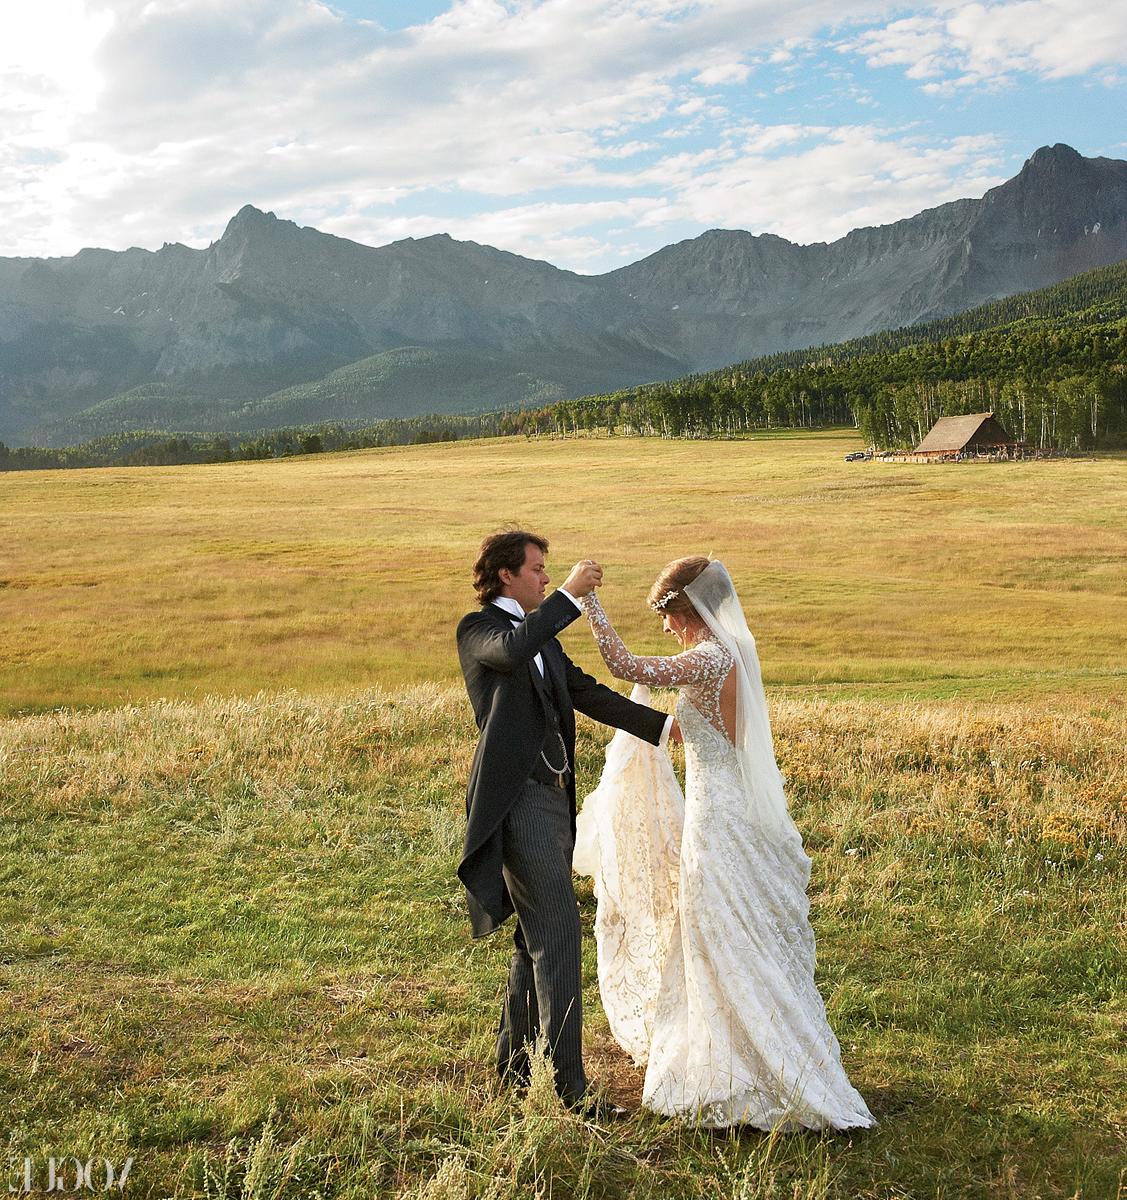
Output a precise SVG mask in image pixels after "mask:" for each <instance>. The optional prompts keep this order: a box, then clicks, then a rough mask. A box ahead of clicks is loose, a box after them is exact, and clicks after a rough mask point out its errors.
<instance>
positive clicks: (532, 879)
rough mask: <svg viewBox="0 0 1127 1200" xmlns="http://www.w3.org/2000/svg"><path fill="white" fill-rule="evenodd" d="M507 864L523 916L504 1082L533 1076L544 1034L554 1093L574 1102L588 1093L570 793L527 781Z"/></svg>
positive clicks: (509, 819) (507, 825) (503, 1051)
mask: <svg viewBox="0 0 1127 1200" xmlns="http://www.w3.org/2000/svg"><path fill="white" fill-rule="evenodd" d="M502 829H503V847H504V848H503V851H502V861H503V864H504V868H503V869H504V876H505V883H506V884H507V885H508V889H509V895H510V896H511V897H512V900H513V905H514V907H515V908H516V912H517V926H516V929H515V931H514V933H513V942H514V946H515V948H514V950H513V958H512V963H511V965H510V968H509V984H508V991H507V993H506V995H505V1003H504V1005H503V1006H502V1009H501V1024H500V1028H499V1029H498V1032H497V1070H498V1071H499V1072H500V1074H501V1076H502V1078H507V1079H514V1080H516V1081H523V1080H525V1079H527V1077H528V1071H529V1065H528V1054H527V1051H526V1049H525V1045H526V1043H528V1042H532V1043H535V1041H536V1038H537V1035H538V1034H540V1033H543V1034H544V1037H545V1039H546V1041H547V1044H548V1050H549V1052H550V1053H551V1055H552V1065H553V1067H554V1068H555V1073H556V1090H557V1091H558V1092H559V1094H560V1095H561V1096H562V1097H563V1098H564V1099H565V1100H568V1101H574V1100H578V1099H579V1097H580V1096H582V1095H583V1093H584V1092H585V1091H586V1089H587V1077H586V1075H585V1074H584V1072H583V1012H582V979H581V974H582V968H581V963H580V941H579V937H580V935H579V909H578V907H577V905H576V901H575V887H574V885H573V884H572V881H571V854H572V851H573V850H574V848H575V847H574V843H573V840H572V835H571V812H570V806H569V803H568V797H567V793H566V792H565V791H563V789H561V788H555V787H549V786H548V785H547V784H543V783H538V782H536V780H534V779H529V780H527V781H526V782H525V785H524V788H523V789H522V791H521V793H520V795H519V796H518V797H517V799H516V802H515V803H514V804H513V807H512V808H511V809H510V810H509V813H508V815H507V816H506V817H505V822H504V825H503V827H502Z"/></svg>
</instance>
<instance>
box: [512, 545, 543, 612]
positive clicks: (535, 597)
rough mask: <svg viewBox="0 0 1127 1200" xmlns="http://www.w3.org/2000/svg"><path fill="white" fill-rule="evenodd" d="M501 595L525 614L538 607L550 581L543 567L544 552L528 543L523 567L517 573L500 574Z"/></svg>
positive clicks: (525, 548)
mask: <svg viewBox="0 0 1127 1200" xmlns="http://www.w3.org/2000/svg"><path fill="white" fill-rule="evenodd" d="M500 575H501V583H502V584H503V585H504V586H503V587H502V588H501V595H503V596H511V597H512V598H513V599H514V600H515V601H516V602H517V603H518V604H519V605H520V606H521V608H523V609H524V611H525V612H532V610H533V609H536V608H539V607H540V601H541V600H543V599H544V591H545V589H546V588H547V586H548V584H549V583H551V582H552V581H551V580H550V579H549V578H548V568H547V567H546V566H545V565H544V551H543V550H541V549H540V547H539V546H534V545H533V544H532V543H531V542H528V543H527V544H526V545H525V547H524V565H523V566H522V567H521V569H520V570H519V571H507V570H502V571H501V572H500Z"/></svg>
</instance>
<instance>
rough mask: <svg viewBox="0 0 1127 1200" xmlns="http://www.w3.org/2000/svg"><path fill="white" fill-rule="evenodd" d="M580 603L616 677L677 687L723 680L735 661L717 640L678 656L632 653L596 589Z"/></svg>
mask: <svg viewBox="0 0 1127 1200" xmlns="http://www.w3.org/2000/svg"><path fill="white" fill-rule="evenodd" d="M579 603H580V605H581V606H582V608H583V611H584V613H586V615H587V620H588V621H590V622H591V632H592V633H593V634H594V635H595V642H596V644H597V645H598V647H599V653H600V654H601V655H602V656H603V662H605V663H606V664H607V667H608V668H609V670H610V673H611V674H612V675H613V676H614V677H615V679H628V680H630V681H631V682H632V683H648V684H650V685H651V686H653V687H676V686H678V685H680V684H684V683H704V682H706V681H708V680H713V679H719V678H722V677H723V676H724V675H726V674H727V673H728V668H729V667H730V666H731V661H730V659H729V658H728V655H727V654H726V652H725V651H724V649H723V648H722V647H721V646H718V645H717V644H716V643H715V642H702V643H701V644H700V645H699V646H693V647H692V649H690V650H684V651H682V652H681V653H680V654H674V655H661V654H631V653H630V651H629V650H627V649H626V646H625V644H624V643H623V641H622V638H620V637H619V636H618V634H617V633H616V632H615V628H614V626H613V625H612V624H611V623H610V619H609V618H608V617H607V614H606V613H605V612H604V611H603V606H602V605H601V604H600V603H599V598H598V596H596V595H595V593H594V592H591V593H589V594H588V595H586V596H584V597H583V598H582V599H581V600H580V602H579Z"/></svg>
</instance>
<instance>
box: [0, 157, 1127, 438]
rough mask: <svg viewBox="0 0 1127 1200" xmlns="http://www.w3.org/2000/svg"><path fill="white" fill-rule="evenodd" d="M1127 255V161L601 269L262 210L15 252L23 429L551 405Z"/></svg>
mask: <svg viewBox="0 0 1127 1200" xmlns="http://www.w3.org/2000/svg"><path fill="white" fill-rule="evenodd" d="M1125 258H1127V162H1123V161H1120V160H1115V159H1107V158H1084V157H1082V156H1081V155H1080V154H1078V153H1077V152H1076V151H1075V150H1073V149H1072V148H1071V147H1068V146H1064V145H1056V146H1052V147H1044V148H1042V149H1040V150H1038V151H1037V152H1036V153H1035V154H1033V155H1032V157H1031V158H1030V159H1029V160H1028V161H1027V162H1026V163H1025V165H1024V166H1023V167H1022V169H1021V171H1020V173H1019V174H1018V175H1016V176H1015V177H1014V178H1013V179H1010V180H1008V181H1007V182H1006V183H1003V184H1001V185H1000V186H998V187H996V188H992V189H991V190H990V191H988V192H987V193H986V195H985V196H983V197H982V198H980V199H967V200H956V201H953V202H951V203H948V204H943V205H940V206H938V207H936V208H932V209H928V210H926V211H924V212H921V213H919V214H918V215H916V216H913V217H909V218H907V219H905V220H902V221H897V222H895V223H894V224H891V225H883V226H879V227H873V228H864V229H857V230H854V231H853V232H851V233H849V234H847V235H846V236H845V237H843V238H839V239H838V240H836V241H833V242H829V243H824V242H820V243H814V244H811V245H797V244H795V243H792V242H789V241H787V240H786V239H784V238H781V237H776V236H774V235H772V234H760V235H754V234H751V233H747V232H743V231H740V230H718V229H717V230H709V231H708V232H707V233H704V234H701V235H700V236H699V237H696V238H692V239H690V240H687V241H683V242H679V243H677V244H676V245H671V246H667V247H665V248H664V249H661V250H659V251H657V252H656V253H654V254H651V255H649V256H648V257H646V258H643V259H641V260H640V261H639V262H636V263H632V264H631V265H629V266H626V267H622V268H620V269H618V270H615V271H611V272H609V273H607V274H604V275H598V276H584V275H578V274H575V273H573V272H570V271H564V270H560V269H559V268H557V267H554V266H552V265H550V264H549V263H545V262H539V261H536V260H533V259H528V258H522V257H520V256H519V255H515V254H510V253H507V252H505V251H501V250H496V249H494V248H492V247H490V246H482V245H478V244H477V243H475V242H459V241H455V240H454V239H452V238H450V237H449V236H448V235H446V234H439V235H436V236H433V237H427V238H420V239H413V238H407V239H405V240H403V241H399V242H394V243H392V244H390V245H387V246H381V247H370V246H364V245H361V244H359V243H357V242H352V241H348V240H347V239H344V238H338V237H333V236H331V235H329V234H325V233H321V232H319V231H318V230H316V229H311V228H302V227H299V226H297V225H295V224H294V223H293V222H290V221H286V220H279V219H278V218H277V217H276V216H275V215H274V214H273V213H264V212H261V211H259V210H258V209H256V208H253V207H251V206H249V205H248V206H246V207H244V208H243V209H241V210H240V211H239V212H238V213H237V214H236V215H235V216H234V217H233V218H232V220H231V221H230V223H229V224H228V226H227V228H226V230H225V231H224V233H223V236H222V237H221V238H220V239H219V240H218V241H216V242H214V243H213V244H212V245H211V246H209V247H208V248H207V249H199V250H197V249H191V248H189V247H187V246H183V245H180V244H166V245H165V246H164V247H163V248H162V249H160V250H157V251H148V250H142V249H137V248H133V249H130V250H125V251H112V250H103V249H86V250H82V251H80V252H79V253H78V254H76V255H74V256H72V257H66V258H49V259H30V258H0V440H3V441H6V442H8V443H9V444H13V445H21V444H24V445H26V444H33V443H38V444H55V445H58V444H69V443H73V442H78V441H82V440H84V439H86V438H90V437H97V436H102V435H106V434H110V433H116V432H121V431H125V430H131V429H144V428H159V429H162V430H192V431H197V432H204V431H213V430H214V431H233V430H246V429H269V428H278V427H280V426H285V425H295V424H305V423H310V422H316V421H329V420H344V421H349V420H356V421H370V420H374V419H379V418H381V417H388V416H410V415H415V414H418V413H432V412H434V413H437V412H454V411H467V410H471V409H489V408H499V407H504V406H517V405H521V404H543V403H547V402H549V401H551V400H555V399H561V398H564V397H568V396H577V395H583V394H586V393H591V392H606V391H610V390H614V389H616V388H621V387H627V386H630V385H633V384H637V383H641V382H645V381H648V380H657V379H669V378H673V377H676V376H680V375H685V374H687V373H692V372H696V371H703V370H708V369H710V368H715V367H719V366H723V365H725V364H727V363H732V362H735V361H738V360H743V359H749V358H754V357H758V356H761V355H764V354H771V353H775V352H778V351H784V350H792V349H801V348H804V347H808V346H814V345H819V344H823V343H831V342H840V341H844V340H846V339H849V338H855V337H860V336H863V335H865V334H868V333H872V332H875V331H877V330H882V329H890V328H897V327H900V326H905V325H911V324H915V323H917V322H920V321H927V320H932V319H935V318H937V317H942V316H945V315H947V314H950V313H954V312H959V311H962V310H963V309H967V308H970V307H972V306H974V305H977V304H981V303H984V302H986V301H989V300H992V299H996V298H1000V297H1003V296H1007V295H1012V294H1013V293H1015V292H1021V291H1028V290H1031V289H1034V288H1038V287H1044V286H1046V285H1049V284H1053V283H1056V282H1059V281H1060V280H1063V279H1066V278H1069V277H1070V276H1072V275H1074V274H1077V273H1078V272H1081V271H1085V270H1089V269H1091V268H1093V267H1098V266H1103V265H1105V264H1108V263H1112V262H1118V261H1120V260H1122V259H1125Z"/></svg>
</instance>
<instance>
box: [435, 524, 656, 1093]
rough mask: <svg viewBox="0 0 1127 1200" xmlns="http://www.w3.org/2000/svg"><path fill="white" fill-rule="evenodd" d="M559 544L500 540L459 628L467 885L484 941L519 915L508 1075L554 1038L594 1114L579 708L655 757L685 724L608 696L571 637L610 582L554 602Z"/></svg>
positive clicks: (489, 544) (504, 1073)
mask: <svg viewBox="0 0 1127 1200" xmlns="http://www.w3.org/2000/svg"><path fill="white" fill-rule="evenodd" d="M547 552H548V543H547V541H545V539H544V538H542V537H539V536H538V535H537V534H534V533H527V532H525V531H524V530H508V531H505V532H502V533H495V534H492V535H491V536H489V537H487V538H486V539H485V541H484V542H482V544H481V553H480V554H479V556H478V559H477V562H476V563H475V564H474V589H475V591H476V592H477V597H478V600H480V602H481V605H482V607H481V608H480V609H479V610H478V611H477V612H472V613H468V614H467V615H466V616H464V617H463V618H462V620H461V621H460V622H459V624H458V657H459V659H460V661H461V666H462V674H463V675H464V676H465V680H466V691H467V692H468V693H469V697H470V703H471V704H472V705H473V710H474V716H475V717H476V718H477V726H478V730H479V731H480V736H479V739H478V744H477V752H476V753H475V755H474V760H473V766H472V768H471V770H470V781H469V788H468V791H467V795H466V811H467V814H468V824H467V828H466V845H465V852H464V854H463V855H462V861H461V863H460V864H459V866H458V876H459V878H460V879H461V880H462V883H463V884H464V885H465V888H466V892H467V893H468V900H469V910H470V922H471V924H472V926H473V934H474V937H482V936H484V935H485V934H487V933H492V932H493V931H494V930H495V929H497V928H499V927H500V925H501V924H502V923H503V922H504V921H505V920H506V919H507V918H508V917H509V916H510V915H511V914H512V913H513V912H515V913H516V915H517V923H516V927H515V929H514V930H513V941H514V943H515V949H514V951H513V957H512V963H511V966H510V968H509V983H508V990H507V992H506V995H505V1002H504V1005H503V1007H502V1010H501V1024H500V1029H499V1031H498V1035H497V1070H498V1072H499V1073H500V1075H501V1078H502V1079H503V1080H505V1081H506V1082H510V1083H515V1084H517V1085H520V1084H523V1083H527V1081H528V1076H529V1069H530V1068H529V1061H528V1052H527V1045H528V1043H530V1042H531V1043H535V1041H536V1039H537V1036H538V1034H541V1033H542V1034H543V1035H544V1037H545V1039H546V1042H547V1047H548V1051H549V1053H550V1054H551V1058H552V1065H553V1069H554V1071H555V1079H556V1091H557V1092H559V1094H560V1096H561V1097H562V1099H563V1100H564V1102H565V1103H566V1104H568V1105H569V1106H571V1107H583V1106H584V1105H585V1103H586V1102H585V1101H584V1098H583V1097H584V1093H585V1092H586V1090H587V1077H586V1075H585V1074H584V1072H583V1049H582V1034H583V1026H582V1010H581V1004H582V996H581V980H580V944H579V911H578V908H577V906H576V901H575V889H574V887H573V885H572V881H571V854H572V850H573V848H574V845H575V774H574V763H575V711H574V710H575V709H578V710H579V711H580V712H582V713H586V714H587V716H589V717H593V718H594V719H595V720H596V721H601V722H603V724H605V725H612V726H614V727H616V728H618V729H626V730H628V731H629V732H630V733H632V734H634V735H635V736H636V737H640V738H644V739H645V740H646V741H648V742H652V743H654V744H655V745H656V744H659V743H660V742H662V741H663V740H664V737H665V734H666V731H667V727H668V726H669V725H670V724H671V723H672V719H671V718H669V717H667V716H666V714H665V713H662V712H658V711H657V710H656V709H652V708H647V707H646V706H645V705H641V704H634V703H633V702H631V701H630V700H627V699H626V698H625V697H624V696H620V695H619V694H618V693H617V692H615V691H613V690H612V689H610V688H608V687H605V686H604V685H603V684H601V683H597V682H596V681H595V680H594V679H592V678H591V676H590V675H587V674H585V673H584V672H583V671H581V670H580V669H579V668H578V667H577V666H575V664H574V663H573V662H572V661H571V660H570V659H569V658H568V657H567V655H566V654H565V653H564V652H563V647H561V646H560V644H559V642H558V641H556V634H558V633H559V632H560V631H561V630H562V629H564V628H565V627H566V626H568V625H570V624H571V622H572V621H574V620H575V619H576V618H577V617H578V616H579V614H580V611H581V610H580V607H579V600H580V598H581V597H583V596H585V595H587V594H588V593H589V592H590V591H591V590H592V589H594V588H595V587H597V586H598V585H599V583H600V582H601V581H602V569H601V568H600V567H599V566H598V564H597V563H594V562H591V561H590V560H585V561H583V562H579V563H576V564H575V566H574V567H573V568H572V570H571V574H570V575H568V577H567V579H566V580H565V581H564V584H563V587H561V588H557V589H556V591H555V592H553V593H552V595H551V596H549V597H548V598H547V599H546V600H545V599H544V592H545V589H546V588H547V586H548V583H549V579H548V572H547V569H546V568H545V565H544V556H545V555H546V554H547Z"/></svg>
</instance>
